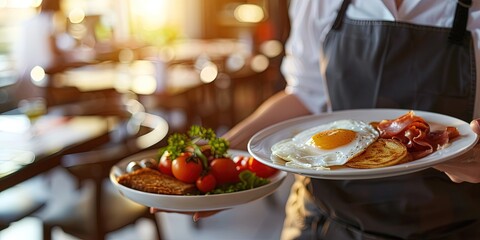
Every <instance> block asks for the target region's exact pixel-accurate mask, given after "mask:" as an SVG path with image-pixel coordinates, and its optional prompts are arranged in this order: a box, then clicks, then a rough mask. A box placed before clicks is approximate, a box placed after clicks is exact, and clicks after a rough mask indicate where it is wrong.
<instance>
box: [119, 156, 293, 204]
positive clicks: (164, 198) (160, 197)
mask: <svg viewBox="0 0 480 240" xmlns="http://www.w3.org/2000/svg"><path fill="white" fill-rule="evenodd" d="M157 153H158V151H157V150H151V151H146V152H142V153H138V154H136V155H132V156H130V157H128V158H125V159H123V160H122V161H120V162H119V163H118V164H116V165H115V166H114V167H113V168H112V169H111V171H110V180H111V181H112V183H113V185H114V186H115V188H116V189H117V190H118V191H119V192H120V194H122V195H123V196H125V197H127V198H129V199H131V200H133V201H135V202H137V203H140V204H142V205H145V206H148V207H155V208H159V209H163V210H167V211H174V212H194V211H210V210H222V209H228V208H232V207H235V206H237V205H241V204H245V203H248V202H251V201H254V200H257V199H260V198H263V197H266V196H268V195H270V194H271V193H273V192H274V191H275V190H276V189H277V188H278V187H280V185H281V184H282V182H283V180H284V179H285V177H286V176H287V173H286V172H282V171H279V172H278V173H277V174H275V175H274V176H272V177H270V178H269V179H270V183H268V184H266V185H263V186H261V187H257V188H254V189H250V190H245V191H240V192H234V193H224V194H214V195H195V196H178V195H165V194H155V193H147V192H142V191H138V190H135V189H132V188H128V187H125V186H123V185H121V184H119V183H118V182H117V177H118V176H119V175H120V174H122V173H123V172H124V170H125V167H126V166H127V164H128V163H129V162H131V161H140V160H142V159H144V158H148V157H155V156H156V155H157ZM229 153H230V154H232V156H236V155H244V156H249V155H250V154H249V153H248V152H246V151H237V150H230V151H229Z"/></svg>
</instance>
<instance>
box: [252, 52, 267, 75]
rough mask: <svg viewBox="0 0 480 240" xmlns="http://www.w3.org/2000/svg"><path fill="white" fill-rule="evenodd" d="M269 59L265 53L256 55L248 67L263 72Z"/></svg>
mask: <svg viewBox="0 0 480 240" xmlns="http://www.w3.org/2000/svg"><path fill="white" fill-rule="evenodd" d="M268 65H269V61H268V58H267V57H266V56H265V55H261V54H259V55H256V56H255V57H253V58H252V60H251V62H250V67H251V68H252V70H253V71H255V72H263V71H265V70H266V69H267V68H268Z"/></svg>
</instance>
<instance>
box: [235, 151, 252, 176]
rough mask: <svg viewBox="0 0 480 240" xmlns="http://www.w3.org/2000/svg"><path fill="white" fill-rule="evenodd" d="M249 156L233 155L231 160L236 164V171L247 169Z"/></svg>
mask: <svg viewBox="0 0 480 240" xmlns="http://www.w3.org/2000/svg"><path fill="white" fill-rule="evenodd" d="M249 158H250V157H247V156H240V155H239V156H235V157H233V161H234V162H235V164H236V166H237V171H238V172H242V171H243V170H248V159H249Z"/></svg>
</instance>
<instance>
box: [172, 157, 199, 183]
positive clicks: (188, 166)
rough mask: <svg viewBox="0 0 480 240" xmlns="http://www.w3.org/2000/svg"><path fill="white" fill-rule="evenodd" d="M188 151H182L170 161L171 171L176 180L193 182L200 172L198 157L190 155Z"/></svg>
mask: <svg viewBox="0 0 480 240" xmlns="http://www.w3.org/2000/svg"><path fill="white" fill-rule="evenodd" d="M191 156H192V155H191V154H190V153H182V154H181V155H180V156H179V157H177V158H176V159H175V160H173V161H172V173H173V176H174V177H176V178H177V179H178V180H180V181H182V182H186V183H195V182H196V181H197V179H198V178H199V177H200V174H201V173H202V170H203V167H202V163H201V161H200V159H195V158H192V157H191Z"/></svg>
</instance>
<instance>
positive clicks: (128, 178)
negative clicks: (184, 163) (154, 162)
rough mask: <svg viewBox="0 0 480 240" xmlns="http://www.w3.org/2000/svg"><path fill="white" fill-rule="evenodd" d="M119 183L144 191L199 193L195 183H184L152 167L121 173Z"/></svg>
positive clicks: (175, 193)
mask: <svg viewBox="0 0 480 240" xmlns="http://www.w3.org/2000/svg"><path fill="white" fill-rule="evenodd" d="M117 181H118V183H119V184H122V185H124V186H126V187H129V188H133V189H136V190H139V191H143V192H149V193H158V194H168V195H187V194H196V193H198V190H197V188H196V187H195V185H193V184H189V183H184V182H182V181H180V180H178V179H176V178H174V177H172V176H169V175H166V174H163V173H161V172H159V171H157V170H153V169H151V168H141V169H138V170H136V171H133V172H130V173H126V174H124V175H121V176H120V177H118V179H117Z"/></svg>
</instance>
